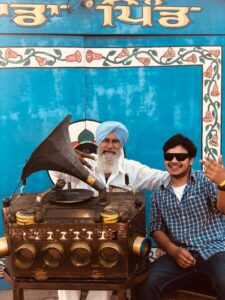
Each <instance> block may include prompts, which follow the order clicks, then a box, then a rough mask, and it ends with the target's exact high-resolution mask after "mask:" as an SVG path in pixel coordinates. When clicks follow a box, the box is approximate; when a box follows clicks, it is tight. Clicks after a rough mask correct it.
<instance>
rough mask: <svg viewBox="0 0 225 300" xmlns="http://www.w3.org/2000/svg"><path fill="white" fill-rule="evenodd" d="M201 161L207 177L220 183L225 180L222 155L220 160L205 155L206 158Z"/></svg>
mask: <svg viewBox="0 0 225 300" xmlns="http://www.w3.org/2000/svg"><path fill="white" fill-rule="evenodd" d="M200 162H201V164H202V165H203V167H204V171H205V175H206V177H208V178H209V179H210V180H212V181H213V182H215V183H216V184H218V185H219V184H220V183H221V182H223V181H224V180H225V168H224V165H223V161H222V155H219V157H218V161H215V160H213V159H211V158H209V157H205V160H200Z"/></svg>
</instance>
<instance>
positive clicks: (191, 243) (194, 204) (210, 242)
mask: <svg viewBox="0 0 225 300" xmlns="http://www.w3.org/2000/svg"><path fill="white" fill-rule="evenodd" d="M216 196H217V187H216V185H215V184H214V183H213V182H211V181H210V180H209V179H207V178H206V177H205V175H204V173H203V172H201V171H194V170H192V171H191V176H190V180H189V182H188V184H187V185H186V187H185V189H184V193H183V196H182V199H181V201H179V200H178V199H177V197H176V195H175V193H174V191H173V188H172V184H171V177H169V178H167V180H166V181H164V182H163V184H162V185H161V187H159V188H157V189H156V190H155V191H154V192H153V194H152V197H151V219H150V220H151V223H150V232H151V233H152V232H153V231H154V230H162V231H164V232H165V233H166V234H167V235H168V237H169V238H170V240H171V241H172V242H173V243H174V244H176V245H177V246H180V247H184V248H186V249H188V250H196V251H198V252H199V254H200V255H201V256H202V258H203V259H208V258H209V257H210V256H212V255H213V254H215V253H217V252H220V251H225V230H224V224H225V222H224V220H225V216H224V215H222V214H221V213H220V212H219V211H218V210H217V208H216V200H217V199H216Z"/></svg>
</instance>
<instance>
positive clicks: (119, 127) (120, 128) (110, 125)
mask: <svg viewBox="0 0 225 300" xmlns="http://www.w3.org/2000/svg"><path fill="white" fill-rule="evenodd" d="M112 132H113V133H115V135H116V136H117V138H118V139H119V140H120V143H121V145H122V146H123V147H124V145H125V144H126V142H127V140H128V136H129V133H128V130H127V128H126V126H124V125H123V124H122V123H120V122H115V121H106V122H103V123H101V124H100V125H99V126H98V128H97V130H96V143H97V145H99V144H101V142H102V141H103V140H104V139H105V138H106V137H107V136H108V135H109V134H110V133H112Z"/></svg>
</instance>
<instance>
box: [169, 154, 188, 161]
mask: <svg viewBox="0 0 225 300" xmlns="http://www.w3.org/2000/svg"><path fill="white" fill-rule="evenodd" d="M174 157H176V160H177V161H184V160H185V159H187V158H188V157H190V156H189V154H188V153H164V159H165V160H167V161H171V160H173V158H174Z"/></svg>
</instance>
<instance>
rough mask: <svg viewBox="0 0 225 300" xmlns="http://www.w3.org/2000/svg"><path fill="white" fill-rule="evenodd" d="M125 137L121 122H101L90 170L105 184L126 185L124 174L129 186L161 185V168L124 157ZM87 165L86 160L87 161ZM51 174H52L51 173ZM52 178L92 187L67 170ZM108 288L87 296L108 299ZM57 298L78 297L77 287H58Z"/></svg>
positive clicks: (89, 299) (149, 187) (163, 175)
mask: <svg viewBox="0 0 225 300" xmlns="http://www.w3.org/2000/svg"><path fill="white" fill-rule="evenodd" d="M127 140H128V130H127V128H126V127H125V126H124V125H123V124H122V123H120V122H114V121H107V122H104V123H101V124H100V125H99V126H98V128H97V131H96V142H97V145H98V151H97V157H96V160H89V161H88V163H89V165H90V166H91V169H92V171H91V173H92V174H93V175H94V176H95V177H96V178H97V179H98V180H99V181H101V182H102V183H103V184H104V185H105V186H106V188H107V190H108V189H109V188H110V186H116V187H120V188H125V189H129V187H128V186H127V182H126V178H127V177H128V178H129V186H130V187H132V189H136V190H140V189H147V190H152V189H153V188H156V187H158V186H160V184H161V183H162V181H163V179H165V178H166V177H167V176H168V174H167V172H163V171H160V170H156V169H152V168H149V167H148V166H145V165H143V164H141V163H139V162H137V161H133V160H128V159H125V158H124V156H123V155H122V150H123V149H122V148H123V147H124V146H125V144H126V142H127ZM86 165H87V164H86ZM53 175H54V176H53ZM51 176H52V178H54V177H55V181H56V180H57V179H58V180H59V179H63V180H64V181H65V182H66V183H67V184H68V183H69V185H70V186H71V187H72V188H85V189H92V188H91V187H90V186H89V185H87V184H86V183H84V182H82V181H80V180H79V179H77V178H75V177H72V176H70V175H67V174H62V173H59V172H51ZM111 294H112V292H111V291H90V292H89V293H88V296H87V300H108V299H110V298H111ZM58 296H59V300H79V299H80V291H66V290H60V291H58Z"/></svg>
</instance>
